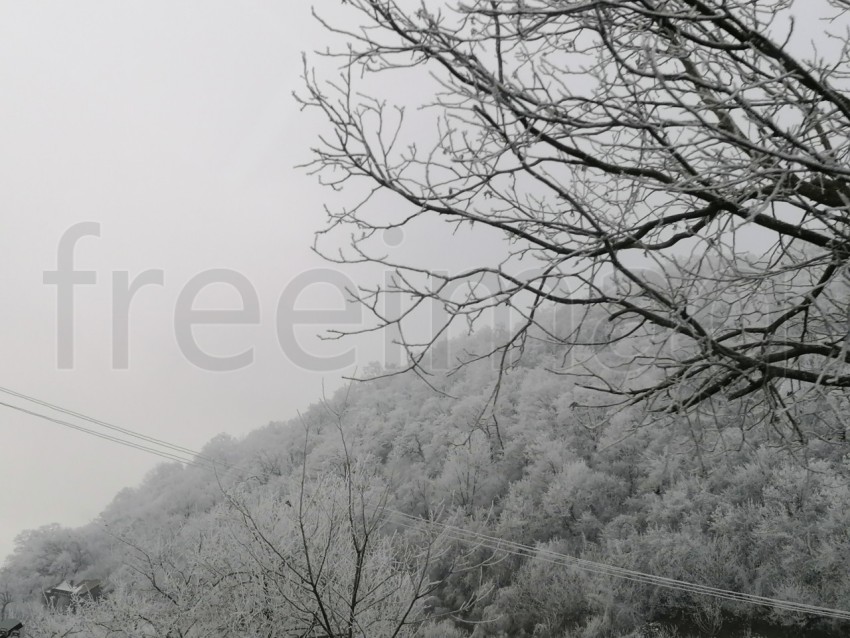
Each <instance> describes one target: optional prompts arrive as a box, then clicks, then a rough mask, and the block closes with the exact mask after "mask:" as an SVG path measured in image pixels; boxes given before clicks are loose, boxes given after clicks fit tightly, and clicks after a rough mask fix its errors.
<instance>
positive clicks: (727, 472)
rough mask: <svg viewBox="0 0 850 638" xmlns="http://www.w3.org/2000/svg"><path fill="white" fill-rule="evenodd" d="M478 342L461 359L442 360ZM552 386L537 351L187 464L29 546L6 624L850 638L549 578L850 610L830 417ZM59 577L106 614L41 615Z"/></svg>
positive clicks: (836, 629) (333, 406)
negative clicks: (781, 415)
mask: <svg viewBox="0 0 850 638" xmlns="http://www.w3.org/2000/svg"><path fill="white" fill-rule="evenodd" d="M489 342H490V335H489V334H488V333H486V332H485V333H481V334H479V335H477V336H475V337H473V338H468V339H466V340H463V341H460V342H453V343H452V344H451V347H452V348H453V349H454V350H453V351H452V353H451V356H452V357H453V356H455V355H456V354H459V353H463V352H467V353H474V352H483V351H486V349H487V347H488V344H489ZM573 355H574V357H575V358H576V360H577V361H578V360H581V361H582V362H583V365H585V366H594V365H595V366H604V365H605V361H606V359H605V358H606V356H612V355H611V353H606V352H604V351H599V352H593V351H591V350H586V351H584V352H579V351H577V352H574V353H573ZM449 358H450V357H449ZM563 368H564V361H563V351H562V350H559V349H555V348H550V347H549V346H548V345H547V342H546V340H544V339H541V340H534V339H529V340H528V342H527V343H525V347H524V354H523V357H522V358H521V359H520V360H519V361H518V362H516V364H515V365H513V366H512V367H509V368H508V369H507V370H506V371H505V373H504V374H503V375H501V377H499V375H498V374H497V370H498V366H497V365H496V363H495V361H494V359H492V358H491V359H484V360H482V361H479V362H477V363H474V364H470V365H468V366H466V367H463V368H461V369H459V370H457V371H456V372H454V373H453V374H450V375H445V374H435V375H433V376H431V377H428V381H429V383H430V386H429V384H426V383H424V382H423V381H422V380H420V379H419V378H417V377H416V376H415V375H412V374H404V375H398V376H390V377H387V378H382V379H379V380H375V381H371V382H369V383H357V384H354V385H352V386H350V387H348V388H345V389H344V390H342V391H340V392H338V393H336V394H335V395H334V396H332V397H330V398H328V400H327V401H323V402H320V403H318V404H316V405H314V406H312V407H311V408H310V409H308V410H306V411H305V412H304V414H303V416H302V417H301V418H298V419H295V420H293V421H291V422H288V423H272V424H269V425H267V426H266V427H263V428H260V429H258V430H255V431H254V432H252V433H251V434H250V435H248V436H246V437H245V438H244V439H241V440H236V439H233V438H231V437H228V436H226V435H222V436H219V437H217V438H215V439H213V440H212V441H210V442H209V443H208V444H207V446H206V447H205V448H204V449H203V450H202V456H203V458H199V460H198V465H196V466H182V465H179V464H164V465H161V466H159V467H158V468H156V469H155V470H154V471H153V472H151V473H150V475H149V476H148V477H147V478H146V479H145V481H144V482H143V483H142V484H141V485H140V486H138V487H136V488H132V489H125V490H123V491H122V492H120V493H119V494H118V495H117V496H116V497H115V499H114V501H113V502H112V503H111V504H110V505H109V506H108V507H107V508H106V510H105V511H104V512H103V513H102V514H101V516H100V518H99V520H97V521H93V522H92V523H91V524H90V525H88V526H86V527H82V528H78V529H66V528H62V527H59V526H47V527H43V528H41V529H38V530H33V531H29V532H25V533H23V534H22V535H20V536H19V538H18V539H17V544H16V550H15V552H14V554H13V555H11V556H10V557H9V559H8V560H7V561H6V563H5V565H4V566H3V569H2V583H0V584H1V585H2V591H3V592H5V594H6V596H7V598H8V599H9V600H11V601H12V602H11V603H10V604H9V605H8V608H7V610H6V611H7V615H10V614H15V615H21V616H24V617H26V618H27V619H28V622H29V627H30V631H31V635H33V636H41V635H44V636H51V635H57V636H58V635H65V634H63V633H62V632H64V631H68V630H69V628H70V629H71V630H76V631H80V632H81V634H82V635H93V636H98V635H104V636H105V635H110V636H141V635H159V636H165V635H172V636H186V637H189V636H217V635H240V636H261V635H262V636H290V635H293V636H294V635H305V636H318V635H324V634H322V631H324V632H325V633H329V632H328V627H330V628H332V629H333V630H334V631H338V632H340V633H338V634H336V635H352V636H369V637H370V638H371V637H376V638H381V637H383V636H391V635H398V636H404V635H423V636H433V637H435V638H436V637H437V636H465V635H475V636H482V637H483V636H539V637H545V636H551V637H553V638H554V637H562V636H582V637H585V638H591V637H603V636H626V635H634V636H638V635H644V634H643V633H640V632H647V631H649V630H650V629H652V630H653V631H656V632H669V634H670V635H673V633H672V632H673V631H674V629H673V625H676V628H675V629H676V631H679V632H680V633H679V635H686V634H687V633H688V632H690V633H691V634H693V635H717V632H719V631H723V632H730V631H731V628H739V627H744V626H747V625H751V624H752V625H753V626H757V627H759V631H760V632H762V631H763V632H765V635H778V634H770V633H768V632H769V631H775V630H776V628H785V629H786V630H789V631H790V632H791V633H790V634H789V635H800V634H801V633H803V634H806V635H815V632H816V631H818V632H819V631H826V632H828V633H829V635H836V636H838V635H848V634H847V630H848V625H846V624H844V625H842V624H840V622H839V621H836V620H829V619H824V618H819V617H817V616H814V615H809V614H801V613H797V612H791V611H783V610H780V609H776V608H772V607H769V606H759V605H753V604H751V603H744V602H737V601H729V600H721V599H718V598H716V597H710V596H705V595H701V594H695V593H689V592H687V591H683V590H682V589H681V588H659V587H655V586H651V585H645V584H641V583H638V582H634V581H632V580H627V579H618V578H614V577H612V576H608V575H603V574H598V573H593V572H591V571H582V570H579V569H578V568H576V567H575V566H570V565H569V564H566V562H565V561H563V560H554V559H553V557H554V556H556V555H569V556H578V557H582V558H585V559H589V560H592V561H597V562H601V563H606V564H610V565H615V566H618V567H624V568H628V569H631V570H637V571H640V572H645V573H648V574H654V575H659V576H664V577H669V578H673V579H680V580H683V581H688V582H692V583H699V584H702V585H707V586H711V587H715V588H721V589H725V590H734V591H737V592H744V593H748V594H754V595H759V596H765V597H770V598H776V599H782V600H785V601H791V602H796V603H805V604H810V605H817V606H821V607H828V608H837V609H844V610H850V578H848V574H850V489H848V481H847V476H848V474H850V459H848V456H847V452H848V448H847V445H846V444H845V443H844V442H843V438H844V437H837V438H836V437H827V436H822V437H818V436H817V433H818V432H820V431H821V430H822V431H824V432H825V431H827V430H828V431H830V432H834V431H835V430H836V427H837V421H838V420H840V419H839V416H837V415H836V416H834V417H830V416H829V415H828V414H827V411H826V410H824V409H822V408H823V406H812V414H813V415H815V414H816V415H817V419H815V418H814V417H813V418H812V420H811V423H809V425H808V426H807V427H808V430H806V431H805V432H804V433H803V434H804V435H805V436H802V437H801V438H802V440H796V441H789V440H787V437H783V436H781V435H780V434H779V432H780V431H781V430H779V429H775V430H774V429H772V428H770V427H768V425H769V424H766V423H763V422H761V421H759V420H758V419H757V418H756V416H754V415H752V414H749V413H747V411H746V406H743V407H741V406H737V407H736V406H735V405H732V404H728V405H723V406H718V407H717V411H716V413H715V414H714V415H713V418H712V419H711V420H708V419H704V418H702V419H701V418H700V417H699V415H692V416H690V417H688V418H685V417H678V416H670V415H658V414H648V413H646V412H644V411H643V410H642V409H641V408H639V407H630V408H616V409H614V408H606V407H588V406H592V405H597V406H598V405H599V402H600V400H601V399H603V398H605V397H602V396H601V395H599V394H598V393H594V392H592V391H590V390H587V389H585V388H582V387H581V386H579V385H576V382H575V379H574V378H572V377H568V376H564V375H559V374H554V373H553V372H551V371H550V370H553V369H559V370H560V369H563ZM374 371H375V370H372V371H371V372H374ZM497 385H498V393H497V394H494V389H495V388H496V387H497ZM431 386H433V387H431ZM609 398H610V397H609ZM494 399H495V408H494V409H490V407H488V406H491V405H492V402H493V400H494ZM829 419H832V420H833V421H832V422H830V423H826V421H829ZM709 424H710V425H709ZM830 438H835V439H836V440H825V439H830ZM204 459H215V460H216V462H217V464H216V466H215V468H214V469H211V468H210V467H209V466H208V464H207V463H206V462H205V461H204ZM397 512H402V513H407V514H410V515H413V516H416V517H425V518H434V519H436V520H437V521H438V522H442V523H446V524H448V525H450V527H441V526H439V525H436V524H435V525H430V526H428V525H421V524H418V523H415V522H414V521H412V520H411V519H404V518H402V517H400V516H399V514H398V513H397ZM459 530H472V531H473V532H475V533H476V534H478V535H477V536H471V535H467V536H464V535H463V533H462V532H461V531H459ZM481 534H486V535H487V536H488V537H492V538H498V539H503V540H505V541H511V542H514V543H518V544H521V545H524V546H532V547H533V548H535V550H536V554H534V552H528V551H525V552H523V551H518V550H517V547H518V546H516V545H515V546H511V547H512V548H513V549H511V550H510V551H509V552H505V551H501V550H498V549H494V547H496V545H495V544H494V543H493V542H488V541H485V540H483V539H484V537H483V536H481ZM505 547H506V546H505ZM552 552H554V553H552ZM529 554H531V556H530V555H529ZM65 578H75V579H78V580H79V579H85V578H99V579H104V580H105V581H107V582H108V583H109V589H110V593H109V594H108V595H107V596H106V597H105V598H104V599H103V600H101V601H100V602H99V603H97V604H85V603H84V604H81V608H80V609H79V610H78V612H77V613H75V614H61V613H58V612H50V611H45V610H44V609H42V606H41V605H39V604H38V600H39V598H40V597H41V592H42V590H43V588H45V587H48V586H51V585H54V584H56V583H57V582H59V581H61V580H63V579H65ZM665 626H667V628H665ZM110 631H111V632H113V633H109V632H110ZM116 632H117V633H116ZM298 632H301V633H298ZM309 632H313V633H309ZM646 635H648V634H646ZM654 635H663V633H656V634H654ZM722 635H733V634H732V633H724V634H722Z"/></svg>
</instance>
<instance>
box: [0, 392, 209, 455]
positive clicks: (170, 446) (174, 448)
mask: <svg viewBox="0 0 850 638" xmlns="http://www.w3.org/2000/svg"><path fill="white" fill-rule="evenodd" d="M0 392H2V393H4V394H8V395H10V396H13V397H16V398H18V399H23V400H24V401H30V402H32V403H35V404H36V405H40V406H42V407H45V408H49V409H51V410H55V411H57V412H59V413H61V414H65V415H67V416H72V417H74V418H77V419H81V420H83V421H87V422H88V423H92V424H94V425H99V426H101V427H104V428H106V429H108V430H112V431H113V432H118V433H120V434H124V435H127V436H130V437H133V438H136V439H139V440H141V441H144V442H146V443H151V444H153V445H156V446H160V447H163V448H166V449H167V450H171V452H163V454H165V455H168V456H166V457H165V458H172V459H173V460H176V461H180V462H185V461H184V460H183V459H182V458H180V455H184V454H188V455H189V456H191V457H194V458H193V459H192V461H193V463H194V461H195V460H200V461H204V462H207V463H211V464H213V465H221V461H219V460H216V459H213V458H211V457H207V456H204V455H203V454H201V453H200V452H197V451H195V450H191V449H189V448H186V447H183V446H181V445H175V444H174V443H170V442H168V441H165V440H163V439H157V438H155V437H152V436H148V435H147V434H142V433H141V432H136V431H134V430H130V429H128V428H122V427H120V426H118V425H115V424H113V423H109V422H108V421H103V420H101V419H96V418H94V417H90V416H87V415H85V414H82V413H80V412H75V411H74V410H69V409H68V408H63V407H62V406H59V405H56V404H54V403H49V402H47V401H44V400H42V399H38V398H36V397H32V396H29V395H26V394H23V393H21V392H17V391H16V390H12V389H10V388H4V387H2V386H0ZM0 405H4V406H6V407H10V408H12V409H16V410H19V411H22V412H26V413H27V414H31V415H33V416H41V417H42V418H45V419H48V420H50V421H53V422H54V423H57V424H59V425H64V426H67V427H72V428H74V429H76V430H81V431H83V432H88V433H90V434H94V435H95V436H100V435H99V434H96V433H95V432H94V431H89V430H87V429H86V428H84V427H82V426H74V425H72V424H70V423H68V422H66V421H63V420H61V419H55V418H53V417H50V416H46V415H40V414H37V413H35V412H31V411H28V410H24V409H19V408H17V407H16V406H13V405H10V404H7V403H0ZM105 436H106V435H104V437H105ZM102 438H103V437H102ZM109 440H112V441H114V442H116V443H120V442H121V441H124V439H119V438H117V437H116V438H110V439H109ZM122 444H123V443H122ZM126 444H127V445H129V446H130V447H135V448H137V449H140V450H146V451H151V452H152V453H154V454H157V453H158V452H157V451H154V449H153V448H151V447H149V446H146V445H138V444H134V443H132V442H130V441H127V442H126ZM174 453H176V454H174ZM160 456H162V455H160Z"/></svg>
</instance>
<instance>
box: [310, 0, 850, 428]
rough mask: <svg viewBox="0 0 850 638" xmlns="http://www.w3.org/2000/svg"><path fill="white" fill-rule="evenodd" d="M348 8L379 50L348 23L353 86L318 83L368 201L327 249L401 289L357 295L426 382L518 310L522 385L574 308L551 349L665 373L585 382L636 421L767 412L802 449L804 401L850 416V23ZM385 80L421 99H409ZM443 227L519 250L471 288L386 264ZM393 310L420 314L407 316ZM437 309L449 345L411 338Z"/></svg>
mask: <svg viewBox="0 0 850 638" xmlns="http://www.w3.org/2000/svg"><path fill="white" fill-rule="evenodd" d="M345 4H346V6H348V7H349V8H350V9H351V11H353V12H354V13H355V14H356V15H355V17H354V18H352V20H354V21H356V22H357V25H358V26H357V27H356V28H351V27H350V26H348V27H347V26H345V25H346V24H348V25H350V24H351V22H346V21H344V20H342V19H341V18H336V19H335V20H327V21H325V23H326V25H327V27H328V28H329V29H330V30H332V31H334V32H336V33H338V34H342V35H343V37H344V40H345V42H346V46H345V47H342V48H340V49H339V50H338V51H328V52H327V53H326V55H328V56H330V57H331V59H336V60H337V61H338V62H339V63H340V66H341V69H342V71H341V73H340V74H339V75H337V76H334V75H328V72H327V71H326V70H321V71H320V70H317V69H316V68H310V67H309V66H308V67H307V70H306V73H305V80H306V86H307V90H306V92H305V93H304V94H303V95H302V96H301V99H302V101H303V102H304V104H305V105H307V106H309V107H313V108H315V109H319V110H320V111H321V112H322V113H323V114H324V117H325V118H326V120H327V123H328V125H329V129H328V132H327V133H326V134H325V135H324V136H323V137H322V141H321V143H320V144H319V145H317V147H316V149H315V157H314V162H313V164H312V166H313V168H314V169H315V170H317V171H318V172H319V174H320V175H321V176H322V177H323V179H324V180H325V181H326V182H328V183H331V184H333V185H334V186H336V187H337V188H341V189H343V192H351V193H362V192H366V193H367V196H366V197H364V198H363V199H362V200H359V203H355V204H352V205H348V206H343V207H341V208H338V209H332V210H331V211H330V213H329V214H330V223H329V226H328V227H327V228H326V230H325V231H324V232H323V233H321V234H320V236H319V239H318V243H317V247H318V249H319V250H320V251H324V253H325V254H326V255H327V256H328V257H329V258H330V259H332V260H334V261H337V262H346V263H350V262H362V261H367V262H372V263H378V264H381V265H382V266H384V267H385V268H386V269H387V270H388V271H389V272H391V273H392V276H391V277H389V278H388V279H387V281H386V282H381V283H379V284H376V285H375V286H364V287H362V288H360V289H359V290H357V291H354V294H355V296H356V297H357V298H358V300H359V301H360V302H361V303H363V304H364V305H365V306H366V307H367V308H368V309H369V310H370V311H372V313H373V314H374V318H375V324H374V327H375V328H390V327H397V328H399V330H400V334H401V337H400V339H401V340H402V342H403V343H404V344H405V345H406V346H407V351H408V368H412V369H416V370H418V371H420V372H424V371H425V366H424V362H425V361H426V359H425V356H426V352H427V351H428V350H429V348H432V347H433V345H434V343H435V340H436V338H437V337H438V336H440V335H442V334H444V333H445V332H446V330H447V326H449V325H450V324H452V323H453V322H456V321H459V320H460V321H469V322H471V323H473V324H474V323H475V322H479V321H481V317H482V316H483V315H482V312H483V311H485V310H488V309H492V308H495V307H498V306H500V305H507V306H509V307H511V308H512V309H513V310H514V312H515V313H516V314H517V315H518V316H519V317H521V320H520V321H518V322H515V325H514V326H513V327H512V330H511V331H510V332H509V333H508V334H506V335H505V338H504V339H503V340H502V341H501V342H499V343H497V344H495V348H494V349H495V350H496V351H497V352H501V353H503V354H505V355H506V356H505V362H510V361H511V358H512V356H513V355H514V354H516V353H518V352H520V351H521V349H522V347H523V344H524V343H525V340H526V338H527V336H528V332H529V330H530V328H531V327H532V326H534V325H535V324H537V323H538V322H537V320H536V317H537V312H538V309H539V308H541V307H543V306H545V305H547V304H548V305H555V306H559V307H561V308H562V309H565V310H568V311H569V312H568V314H569V316H570V320H569V321H568V322H566V323H565V324H564V325H565V326H567V328H568V329H566V330H562V331H560V332H558V331H554V332H549V333H548V334H547V335H546V338H548V339H551V340H555V341H557V342H559V343H561V344H562V345H563V346H564V347H565V348H566V349H570V348H572V347H574V346H576V345H578V344H585V345H588V344H594V343H595V344H599V345H603V344H607V345H609V346H615V347H616V348H618V349H619V352H620V353H621V356H620V357H619V359H618V367H620V366H624V367H627V368H630V369H631V368H634V367H635V366H638V367H639V368H640V370H641V374H642V375H643V376H641V377H640V378H636V376H635V375H626V379H627V382H623V383H612V381H611V379H612V378H614V377H616V375H613V377H612V375H611V374H610V371H609V372H605V373H602V374H600V373H599V371H598V370H596V369H592V370H587V369H584V370H582V372H583V373H585V374H589V375H590V376H591V377H592V378H591V379H588V381H587V382H588V385H591V386H593V387H596V388H599V389H600V390H604V391H605V392H608V393H613V394H615V395H619V396H620V398H621V399H622V400H623V401H626V402H627V401H644V400H645V401H648V402H649V404H650V405H651V406H652V407H653V408H655V409H660V410H667V411H695V410H708V411H712V412H713V411H716V410H717V409H718V408H717V406H716V404H715V402H716V400H718V399H721V400H722V401H725V400H726V399H729V398H732V399H738V398H744V399H745V405H746V406H747V410H748V411H750V412H753V411H756V412H759V413H761V414H762V415H763V423H764V424H770V425H773V426H775V427H779V426H778V423H779V422H780V421H781V423H782V427H783V428H784V429H787V431H788V432H789V436H790V437H791V438H794V439H796V440H802V439H804V438H805V437H806V436H808V435H809V433H807V432H805V429H806V426H805V425H804V424H802V423H801V419H800V415H798V414H797V413H796V412H795V407H794V405H793V403H794V402H793V401H790V400H786V398H787V397H788V396H800V395H801V394H806V395H808V394H812V393H814V394H816V395H817V396H820V397H822V398H824V400H825V401H826V402H827V403H828V402H835V401H837V402H838V403H840V404H841V405H844V403H846V396H847V395H846V390H847V388H848V387H850V367H848V363H850V353H849V352H848V347H847V346H848V319H850V315H849V314H848V303H850V294H848V283H849V282H850V280H848V259H849V258H850V228H849V227H848V222H850V214H848V203H850V186H849V185H848V177H850V167H848V164H847V157H848V151H850V137H848V130H850V92H848V89H850V86H848V81H847V78H848V73H849V72H850V59H848V56H850V46H848V37H847V27H848V25H850V15H848V9H850V3H847V2H846V1H844V0H832V1H820V2H812V1H810V0H806V1H805V2H803V1H795V0H758V1H755V2H753V1H750V0H504V1H499V2H492V1H490V0H470V1H468V2H423V3H421V4H418V3H412V2H402V1H400V0H349V1H348V2H346V3H345ZM804 12H805V13H804ZM804 18H805V20H804ZM320 19H321V16H320ZM800 22H802V23H803V25H802V27H801V26H800V25H799V24H798V23H800ZM317 64H318V62H317ZM322 69H325V67H323V66H322ZM376 78H377V79H378V80H380V79H381V78H383V79H384V81H386V82H397V84H395V85H393V89H392V90H388V91H387V92H386V93H387V94H386V95H384V94H381V93H380V90H379V89H380V83H379V82H378V81H376ZM399 78H401V80H399ZM399 86H407V87H409V89H410V90H409V91H407V92H404V91H399V90H398V88H399ZM412 107H423V108H424V109H425V110H424V111H422V110H416V109H414V108H412ZM357 181H360V182H361V186H356V185H354V183H355V182H357ZM345 189H348V191H346V190H345ZM385 195H391V196H392V197H391V198H390V199H387V197H385ZM393 198H394V199H393ZM388 202H390V204H388ZM421 218H438V219H441V220H444V221H445V222H446V223H448V224H450V225H452V226H453V227H459V226H462V225H469V226H471V227H472V229H473V233H475V232H478V233H482V234H483V233H487V232H488V231H489V232H495V233H496V234H497V235H499V236H501V237H502V238H503V239H504V242H503V243H502V244H501V251H502V252H501V254H500V256H499V258H498V259H497V260H495V261H494V260H492V259H482V260H481V262H480V263H479V264H478V265H476V266H474V267H472V268H469V269H467V270H464V271H457V272H451V273H446V272H444V271H442V270H441V269H442V268H443V267H444V265H445V264H443V263H441V259H440V257H439V256H437V255H435V256H434V258H433V259H432V260H431V261H430V262H429V263H426V264H424V265H423V264H421V263H414V262H413V261H412V260H410V259H406V255H405V254H404V252H403V251H401V250H399V251H392V250H389V249H388V248H387V246H386V245H383V244H380V243H379V242H378V243H376V237H378V236H379V233H380V232H382V231H385V230H387V229H390V228H398V227H408V228H410V229H411V232H413V233H416V232H417V228H418V227H417V226H416V224H417V223H418V220H420V219H421ZM340 233H341V237H340ZM334 236H336V237H338V238H341V239H343V240H344V241H342V242H340V241H337V240H333V239H332V237H334ZM349 241H350V242H351V244H352V247H351V249H342V250H339V246H340V245H341V244H347V243H349ZM470 249H471V250H472V252H473V253H474V247H470ZM459 284H463V286H462V290H463V291H464V293H463V294H462V295H461V296H459V295H458V290H459ZM393 296H400V297H402V298H403V299H406V300H407V302H408V305H406V306H404V308H403V309H401V310H399V311H397V312H391V311H389V310H387V308H389V307H390V303H389V301H388V300H389V298H390V297H393ZM434 302H437V303H439V304H441V305H442V306H443V307H444V308H445V310H447V312H448V315H447V319H446V320H445V322H444V323H441V324H439V325H433V326H432V327H431V335H432V337H431V338H430V339H426V340H424V341H422V340H419V341H416V340H414V339H412V338H410V337H407V336H406V335H408V334H409V332H405V327H406V325H407V324H408V323H410V322H412V317H413V316H414V314H415V313H414V311H415V310H416V308H417V307H421V306H423V305H426V304H431V303H434ZM397 305H398V303H396V304H395V305H393V306H392V307H393V308H395V307H396V306H397ZM629 340H632V341H634V342H635V343H638V342H639V343H640V348H639V349H637V350H634V349H631V348H630V346H628V345H627V344H626V342H627V341H629ZM637 340H639V341H637ZM647 363H652V364H653V365H654V367H655V370H656V372H655V374H653V375H647V374H646V372H645V364H647ZM561 371H562V372H575V371H576V370H575V368H569V366H565V367H564V368H563V369H562V370H561ZM830 436H838V434H837V433H833V434H832V435H830Z"/></svg>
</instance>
